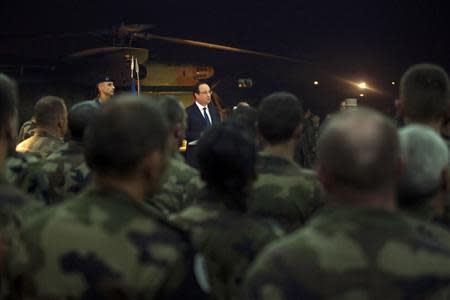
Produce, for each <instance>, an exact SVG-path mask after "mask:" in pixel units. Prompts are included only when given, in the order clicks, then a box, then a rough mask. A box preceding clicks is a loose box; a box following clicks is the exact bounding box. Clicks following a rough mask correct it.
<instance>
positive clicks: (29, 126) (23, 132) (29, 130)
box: [17, 119, 36, 143]
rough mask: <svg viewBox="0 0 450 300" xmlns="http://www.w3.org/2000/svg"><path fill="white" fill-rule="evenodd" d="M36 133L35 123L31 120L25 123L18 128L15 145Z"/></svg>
mask: <svg viewBox="0 0 450 300" xmlns="http://www.w3.org/2000/svg"><path fill="white" fill-rule="evenodd" d="M35 132H36V122H35V121H34V120H33V119H30V120H27V121H25V122H24V123H23V124H22V126H21V127H20V130H19V134H18V135H17V143H20V142H22V141H24V140H26V139H28V138H29V137H32V136H33V135H34V133H35Z"/></svg>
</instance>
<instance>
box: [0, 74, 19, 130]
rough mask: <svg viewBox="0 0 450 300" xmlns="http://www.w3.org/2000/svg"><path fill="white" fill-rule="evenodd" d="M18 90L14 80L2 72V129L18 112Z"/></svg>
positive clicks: (0, 84)
mask: <svg viewBox="0 0 450 300" xmlns="http://www.w3.org/2000/svg"><path fill="white" fill-rule="evenodd" d="M17 101H18V91H17V85H16V83H15V81H14V80H12V79H11V78H9V77H8V76H6V75H5V74H0V129H3V128H4V127H5V126H7V123H8V122H9V121H10V120H11V118H13V117H14V116H15V115H16V114H17Z"/></svg>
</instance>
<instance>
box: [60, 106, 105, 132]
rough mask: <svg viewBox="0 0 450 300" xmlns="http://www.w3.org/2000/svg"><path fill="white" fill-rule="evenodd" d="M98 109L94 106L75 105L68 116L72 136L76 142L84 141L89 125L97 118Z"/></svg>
mask: <svg viewBox="0 0 450 300" xmlns="http://www.w3.org/2000/svg"><path fill="white" fill-rule="evenodd" d="M97 113H98V108H96V107H95V106H93V105H75V106H74V107H72V108H71V109H70V111H69V114H68V118H67V119H68V123H69V129H70V134H71V136H72V139H73V140H75V141H82V140H83V135H84V132H85V130H86V128H87V126H88V124H89V123H90V122H91V121H92V120H93V119H94V118H95V116H96V114H97Z"/></svg>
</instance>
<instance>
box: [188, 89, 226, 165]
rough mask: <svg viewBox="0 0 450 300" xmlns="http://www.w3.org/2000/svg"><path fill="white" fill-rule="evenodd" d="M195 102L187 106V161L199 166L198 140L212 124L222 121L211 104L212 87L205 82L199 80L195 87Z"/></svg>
mask: <svg viewBox="0 0 450 300" xmlns="http://www.w3.org/2000/svg"><path fill="white" fill-rule="evenodd" d="M193 95H194V100H195V101H194V103H193V104H192V105H190V106H188V107H187V108H186V114H187V130H186V140H187V149H186V163H188V164H189V165H191V166H192V167H194V168H197V167H198V165H197V157H196V155H195V148H196V147H195V145H196V141H197V140H198V139H199V138H200V136H201V135H202V134H203V131H205V129H206V128H208V127H209V126H210V125H212V124H214V123H218V122H220V116H219V113H218V112H217V109H216V108H215V107H214V105H212V104H211V89H210V87H209V85H208V84H206V83H205V82H198V83H197V84H196V85H195V86H194V89H193Z"/></svg>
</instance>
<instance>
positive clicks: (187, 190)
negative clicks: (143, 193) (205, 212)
mask: <svg viewBox="0 0 450 300" xmlns="http://www.w3.org/2000/svg"><path fill="white" fill-rule="evenodd" d="M197 182H200V179H199V173H198V171H197V170H196V169H194V168H192V167H190V166H189V165H187V164H186V163H185V162H184V161H183V158H182V157H180V155H176V156H174V157H172V158H171V159H170V160H169V164H168V168H167V170H166V173H165V175H164V179H163V185H162V187H161V190H160V191H159V192H158V193H157V194H156V195H154V196H153V197H150V198H148V199H146V203H148V204H149V205H150V206H152V207H153V208H155V209H156V210H158V211H160V212H162V213H163V214H166V215H167V214H171V213H176V212H179V211H181V210H182V209H183V208H185V207H187V206H189V205H190V204H191V203H192V201H193V197H191V196H190V195H191V194H192V193H194V192H192V190H193V189H194V188H195V189H197V186H195V184H196V183H197Z"/></svg>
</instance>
